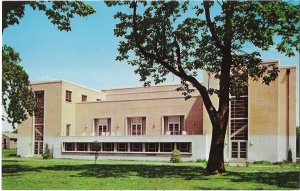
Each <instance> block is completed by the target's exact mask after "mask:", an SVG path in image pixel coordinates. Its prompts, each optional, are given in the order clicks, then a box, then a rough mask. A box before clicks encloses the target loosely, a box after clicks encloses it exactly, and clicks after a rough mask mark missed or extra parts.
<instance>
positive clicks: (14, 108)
mask: <svg viewBox="0 0 300 191" xmlns="http://www.w3.org/2000/svg"><path fill="white" fill-rule="evenodd" d="M26 6H30V7H31V8H32V9H34V10H36V9H37V10H39V11H43V12H45V15H46V16H47V17H48V19H49V20H50V21H51V23H53V24H54V25H55V26H57V28H58V29H59V30H61V31H70V30H71V23H70V21H71V19H72V18H74V16H75V15H79V16H88V15H91V14H93V13H95V10H94V9H93V8H92V7H91V6H89V5H87V4H85V3H83V2H80V1H72V2H69V1H53V2H45V1H2V33H3V31H4V29H6V28H7V27H9V26H11V25H14V24H19V22H20V19H21V18H22V17H23V16H24V14H25V7H26ZM2 54H3V56H2V63H3V67H2V72H3V73H2V105H3V106H4V109H5V111H6V113H7V116H3V115H2V120H4V119H5V118H6V119H7V121H8V122H9V123H11V124H12V125H13V127H15V124H16V123H18V124H19V123H21V122H22V121H24V120H25V119H27V117H28V115H30V116H32V115H33V114H34V112H37V111H38V108H37V106H36V104H35V102H34V96H33V92H32V91H31V89H28V87H29V85H30V84H29V83H30V82H29V79H28V75H27V74H26V72H25V70H24V69H23V67H22V66H20V65H19V63H20V62H21V59H20V56H19V54H18V53H17V52H15V51H14V49H13V48H11V47H9V46H7V45H4V46H3V47H2Z"/></svg>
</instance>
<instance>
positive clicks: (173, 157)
mask: <svg viewBox="0 0 300 191" xmlns="http://www.w3.org/2000/svg"><path fill="white" fill-rule="evenodd" d="M170 162H172V163H179V162H182V160H181V153H180V151H179V150H177V149H176V148H175V149H174V150H173V152H172V155H171V159H170Z"/></svg>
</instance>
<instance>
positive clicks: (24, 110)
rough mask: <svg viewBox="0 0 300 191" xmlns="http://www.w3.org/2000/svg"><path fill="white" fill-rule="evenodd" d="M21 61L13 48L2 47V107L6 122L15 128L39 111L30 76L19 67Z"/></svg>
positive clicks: (3, 117)
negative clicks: (30, 85)
mask: <svg viewBox="0 0 300 191" xmlns="http://www.w3.org/2000/svg"><path fill="white" fill-rule="evenodd" d="M19 62H21V59H20V57H19V54H18V53H17V52H15V51H14V49H13V48H11V47H9V46H7V45H4V46H3V47H2V105H3V107H4V110H5V112H6V115H7V116H3V115H2V120H4V119H5V118H6V120H7V121H8V122H9V123H11V124H12V125H13V126H15V124H16V123H18V124H19V123H21V122H22V121H24V120H25V119H27V117H28V115H30V116H32V115H33V113H34V111H37V106H36V104H35V102H34V96H33V92H32V91H31V89H29V83H30V82H29V79H28V75H27V74H26V72H25V71H24V69H23V67H22V66H20V65H19Z"/></svg>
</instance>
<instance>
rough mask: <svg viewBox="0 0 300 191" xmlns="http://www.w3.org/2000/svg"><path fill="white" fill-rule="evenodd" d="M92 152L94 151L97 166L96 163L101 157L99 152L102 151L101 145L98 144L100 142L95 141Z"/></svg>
mask: <svg viewBox="0 0 300 191" xmlns="http://www.w3.org/2000/svg"><path fill="white" fill-rule="evenodd" d="M91 150H92V151H94V154H95V164H96V161H97V159H98V157H99V154H100V153H99V152H100V151H101V143H100V142H98V141H94V142H93V143H92V144H91Z"/></svg>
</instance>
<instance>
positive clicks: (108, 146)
mask: <svg viewBox="0 0 300 191" xmlns="http://www.w3.org/2000/svg"><path fill="white" fill-rule="evenodd" d="M102 146H103V151H114V144H113V143H102Z"/></svg>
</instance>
